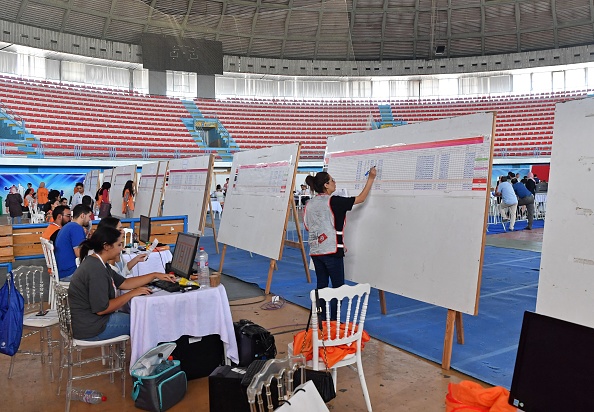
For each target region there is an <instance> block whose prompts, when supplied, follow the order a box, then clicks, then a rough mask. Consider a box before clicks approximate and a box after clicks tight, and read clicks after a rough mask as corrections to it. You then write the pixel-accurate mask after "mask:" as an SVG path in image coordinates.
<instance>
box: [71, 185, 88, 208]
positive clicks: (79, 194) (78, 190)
mask: <svg viewBox="0 0 594 412" xmlns="http://www.w3.org/2000/svg"><path fill="white" fill-rule="evenodd" d="M84 195H85V186H84V185H83V184H82V183H80V182H78V183H77V184H76V185H74V195H73V196H72V204H71V205H70V208H71V209H74V206H76V205H80V204H81V203H82V198H83V196H84Z"/></svg>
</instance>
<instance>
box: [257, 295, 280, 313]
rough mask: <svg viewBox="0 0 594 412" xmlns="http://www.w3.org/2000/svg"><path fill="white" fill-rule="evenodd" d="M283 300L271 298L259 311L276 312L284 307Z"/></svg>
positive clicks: (276, 297)
mask: <svg viewBox="0 0 594 412" xmlns="http://www.w3.org/2000/svg"><path fill="white" fill-rule="evenodd" d="M285 302H286V301H285V299H284V298H283V297H282V296H273V297H272V300H271V301H270V302H266V303H264V304H263V305H262V306H260V309H264V310H277V309H280V308H282V307H283V306H285Z"/></svg>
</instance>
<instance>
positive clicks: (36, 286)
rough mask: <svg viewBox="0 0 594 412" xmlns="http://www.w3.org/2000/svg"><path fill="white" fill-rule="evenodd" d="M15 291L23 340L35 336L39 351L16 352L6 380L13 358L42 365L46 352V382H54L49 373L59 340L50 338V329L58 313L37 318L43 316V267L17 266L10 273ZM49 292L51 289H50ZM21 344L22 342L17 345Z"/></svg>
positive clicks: (11, 369)
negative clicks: (20, 304)
mask: <svg viewBox="0 0 594 412" xmlns="http://www.w3.org/2000/svg"><path fill="white" fill-rule="evenodd" d="M12 273H13V275H14V282H15V286H16V288H17V289H18V290H19V292H21V294H22V295H23V298H24V300H25V312H24V313H25V314H24V316H23V339H26V338H29V337H31V336H34V335H39V349H40V350H39V351H31V350H24V349H19V350H18V352H17V353H15V354H14V356H12V359H11V360H10V367H9V369H8V379H11V378H12V372H13V370H14V363H15V360H16V358H17V355H33V356H40V357H41V363H42V364H44V363H45V358H46V349H47V360H48V362H47V363H48V365H49V369H50V379H51V381H52V382H53V381H54V370H53V366H52V363H53V349H54V348H55V347H57V346H58V343H59V341H57V340H53V339H52V326H55V325H57V324H58V314H57V312H56V311H55V310H50V311H49V312H47V313H46V314H45V315H44V316H37V314H38V313H43V311H44V307H43V302H44V300H43V289H44V288H43V286H44V282H43V267H41V266H20V267H18V268H17V269H15V270H14V271H13V272H12ZM50 289H51V287H50ZM21 344H22V343H21Z"/></svg>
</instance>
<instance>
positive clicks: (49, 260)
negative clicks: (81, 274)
mask: <svg viewBox="0 0 594 412" xmlns="http://www.w3.org/2000/svg"><path fill="white" fill-rule="evenodd" d="M39 240H40V241H41V249H43V256H44V257H45V264H46V265H47V272H48V273H49V275H50V279H54V280H55V281H56V282H58V283H60V284H61V285H62V286H64V287H65V288H68V286H69V285H70V282H65V281H60V276H59V274H58V263H57V262H56V256H55V254H54V244H53V243H52V242H50V241H49V240H47V239H45V238H43V237H40V238H39ZM48 300H49V303H50V309H54V310H55V309H56V302H55V299H54V289H53V288H52V287H50V289H49V298H48Z"/></svg>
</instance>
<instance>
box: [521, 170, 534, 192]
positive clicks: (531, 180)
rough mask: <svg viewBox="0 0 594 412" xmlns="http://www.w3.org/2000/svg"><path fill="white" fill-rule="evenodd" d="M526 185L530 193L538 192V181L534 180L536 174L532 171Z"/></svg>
mask: <svg viewBox="0 0 594 412" xmlns="http://www.w3.org/2000/svg"><path fill="white" fill-rule="evenodd" d="M524 186H526V189H528V190H529V191H530V193H532V194H533V195H535V194H536V181H535V180H534V174H533V173H532V172H530V173H528V176H527V178H526V183H524Z"/></svg>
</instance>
